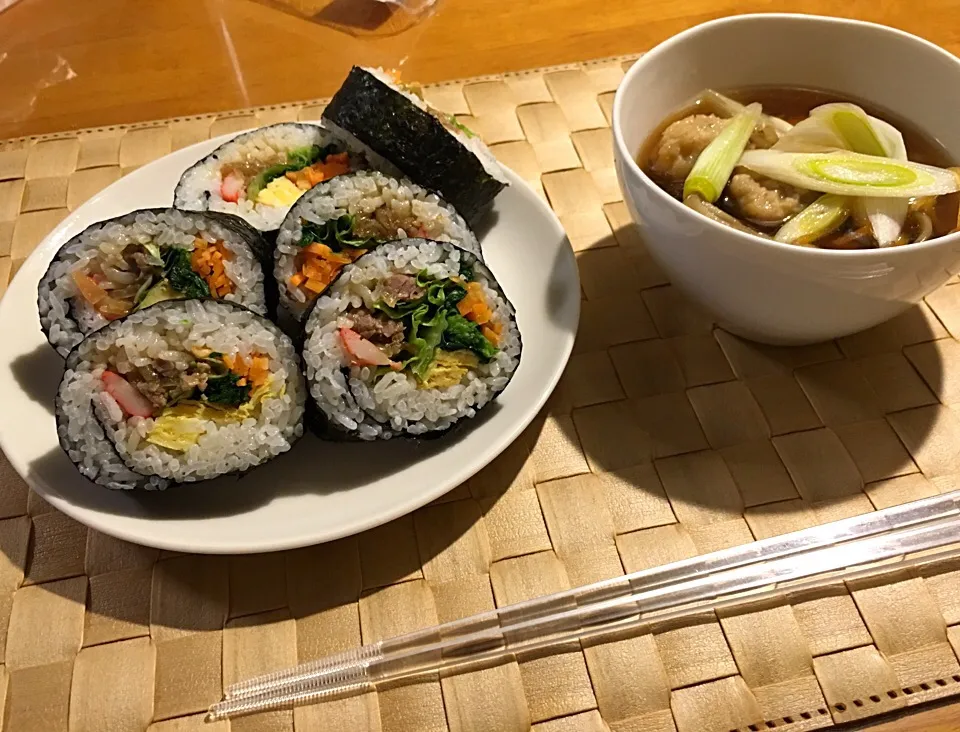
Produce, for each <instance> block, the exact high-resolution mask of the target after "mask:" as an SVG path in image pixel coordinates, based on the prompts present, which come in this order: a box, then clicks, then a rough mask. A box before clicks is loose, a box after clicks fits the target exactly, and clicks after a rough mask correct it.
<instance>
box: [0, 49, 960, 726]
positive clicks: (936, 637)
mask: <svg viewBox="0 0 960 732" xmlns="http://www.w3.org/2000/svg"><path fill="white" fill-rule="evenodd" d="M629 63H630V59H613V60H606V61H601V62H591V63H587V64H577V65H572V66H566V67H559V68H553V69H542V70H538V71H531V72H526V73H520V74H510V75H504V76H497V77H490V78H484V79H476V80H470V81H465V82H454V83H449V84H443V85H439V86H433V87H428V88H427V89H426V90H425V91H426V95H427V96H428V98H429V101H430V102H432V103H433V104H434V105H436V106H437V107H439V108H441V109H443V110H445V111H447V112H450V113H453V114H456V115H457V116H458V117H459V118H460V119H461V120H462V121H463V122H464V123H465V124H467V125H468V126H469V127H470V128H472V129H473V130H475V131H477V132H478V133H480V134H481V135H482V136H483V137H484V139H485V140H486V141H487V142H488V143H489V144H490V145H491V147H492V149H493V151H494V152H495V153H496V155H497V156H498V157H499V158H500V159H501V160H502V161H503V162H504V163H506V164H507V165H509V166H511V167H512V168H513V169H514V170H515V171H517V173H519V174H520V175H521V176H522V177H523V178H524V179H526V180H527V181H528V182H529V183H530V184H531V185H532V186H533V187H534V188H535V189H536V190H537V191H538V192H539V193H540V194H541V195H544V196H545V197H546V199H547V200H548V201H549V203H550V204H551V205H552V206H553V208H554V210H555V211H556V212H557V214H558V215H559V216H560V219H561V221H562V222H563V224H564V226H565V228H566V230H567V232H568V234H569V237H570V240H571V242H572V244H573V247H574V249H575V250H576V251H577V258H578V261H579V267H580V274H581V278H582V288H583V302H582V307H583V315H582V322H581V327H580V333H579V335H578V340H577V345H576V350H575V353H574V356H573V358H572V359H571V361H570V365H569V367H568V369H567V372H566V374H565V376H564V378H563V380H562V382H561V385H560V387H559V388H558V390H557V392H556V393H555V395H554V396H553V397H552V398H551V400H550V403H549V405H548V406H547V408H546V409H545V410H544V412H543V414H542V415H541V416H540V417H539V418H538V419H537V420H536V421H535V423H534V424H533V425H532V426H531V428H530V429H528V430H527V432H526V433H525V434H524V436H523V437H522V438H521V439H520V440H518V441H517V442H516V443H515V444H514V445H513V446H512V447H511V448H510V449H508V450H507V452H506V453H505V454H504V455H502V456H501V457H500V458H499V459H497V460H496V461H495V462H494V463H493V464H491V465H490V466H489V467H488V468H486V469H485V470H483V471H482V472H481V473H480V474H479V475H477V476H475V477H474V478H473V479H471V480H470V481H469V482H468V483H467V484H465V485H462V486H460V487H458V488H457V489H455V490H453V491H452V492H451V493H450V494H448V495H446V496H444V497H443V498H441V499H440V500H438V501H436V502H435V503H433V504H431V505H429V506H427V507H425V508H423V509H421V510H419V511H416V512H415V513H414V514H412V515H410V516H406V517H404V518H401V519H399V520H397V521H394V522H393V523H391V524H388V525H386V526H383V527H381V528H378V529H375V530H372V531H369V532H367V533H365V534H362V535H360V536H357V537H352V538H349V539H345V540H342V541H338V542H335V543H332V544H328V545H323V546H317V547H311V548H308V549H303V550H297V551H291V552H284V553H277V554H266V555H258V556H235V557H205V556H188V555H175V554H171V553H166V552H162V553H161V552H157V551H154V550H151V549H145V548H141V547H135V546H131V545H128V544H125V543H123V542H120V541H117V540H114V539H111V538H109V537H107V536H104V535H102V534H99V533H97V532H94V531H92V530H87V529H86V528H85V527H83V526H81V525H79V524H77V523H76V522H74V521H72V520H71V519H69V518H67V517H66V516H64V515H62V514H60V513H58V512H56V511H54V510H53V509H52V508H51V507H50V506H48V505H47V504H45V503H44V501H43V500H42V499H40V498H38V497H37V496H36V495H35V494H33V493H31V492H30V491H29V490H28V489H27V487H26V486H25V485H24V484H23V482H22V481H21V480H20V479H19V478H18V477H17V476H16V475H15V474H14V473H13V471H12V469H11V468H10V467H9V465H7V464H6V462H5V461H0V489H2V490H0V519H2V520H0V660H2V661H3V665H2V666H0V708H2V714H0V719H2V720H3V726H2V728H3V729H4V730H8V731H10V732H14V731H15V732H31V731H34V730H36V731H38V732H40V731H42V732H61V731H65V730H70V731H71V732H84V731H89V732H101V731H103V730H111V731H112V730H117V731H126V730H143V729H147V728H149V729H150V730H151V731H152V732H187V731H188V730H209V731H210V732H225V731H226V730H234V731H235V732H253V731H255V730H256V731H259V730H264V731H265V730H271V731H272V730H297V731H298V732H300V731H302V730H321V731H323V732H341V731H342V732H361V731H364V730H372V731H382V732H446V731H447V730H450V732H461V731H466V730H476V731H478V732H480V731H485V730H503V731H504V732H514V731H516V732H524V731H526V730H529V729H533V730H535V731H536V732H601V731H603V730H611V731H613V732H672V731H676V732H728V731H729V730H748V729H749V730H758V729H771V728H773V729H778V730H781V729H782V730H801V729H803V730H806V729H817V728H824V727H830V726H832V725H834V724H836V723H840V722H844V721H849V720H854V719H859V718H863V717H868V716H871V715H875V714H879V713H883V712H887V711H890V710H893V709H898V708H902V707H906V706H908V705H912V704H915V703H919V702H922V701H926V700H929V699H933V698H937V697H942V696H947V695H950V694H956V693H960V664H958V654H960V569H958V568H957V567H944V568H942V569H941V568H938V569H937V570H936V571H931V572H929V573H928V574H926V575H924V576H914V575H905V576H901V577H897V578H896V579H895V581H893V582H887V583H885V584H878V585H869V586H868V585H862V586H848V585H845V584H843V583H838V584H836V585H834V586H832V587H830V588H827V589H825V590H822V591H818V592H816V593H812V594H808V595H804V596H798V597H794V598H792V601H791V603H790V604H781V605H769V606H763V607H755V606H754V607H749V608H744V609H741V610H738V611H737V612H736V613H733V612H731V613H728V614H724V615H723V616H720V617H718V616H717V615H716V614H714V613H704V614H703V615H702V616H701V617H698V618H696V619H694V620H690V621H687V622H684V623H682V624H679V625H675V626H669V627H655V628H652V629H651V632H647V633H645V634H641V635H635V636H633V637H627V638H623V639H618V640H615V641H612V642H607V643H603V644H597V645H589V646H587V645H580V644H573V645H571V646H568V647H564V648H562V649H561V652H558V653H554V654H550V655H542V656H536V657H524V658H521V659H519V660H517V661H513V662H510V663H505V664H503V665H500V666H496V667H494V668H489V669H486V670H482V671H479V672H476V673H470V674H464V675H459V676H454V677H450V678H444V679H442V680H438V679H433V680H428V681H425V682H423V683H418V684H414V685H407V686H398V687H396V688H391V689H384V690H381V691H380V692H378V693H371V694H367V695H365V696H362V697H357V698H353V699H346V700H339V701H336V702H332V703H327V704H318V705H314V706H309V707H303V708H298V709H296V710H286V711H280V712H273V713H269V714H264V715H259V716H253V717H247V718H242V719H238V720H234V721H232V722H220V723H217V724H214V725H205V724H204V723H203V716H202V714H201V712H202V711H203V710H204V709H205V708H206V707H207V705H209V704H210V703H212V702H214V701H216V700H218V699H219V698H220V695H221V692H222V689H223V686H224V685H225V684H229V683H232V682H234V681H237V680H240V679H242V678H246V677H249V676H251V675H255V674H259V673H264V672H267V671H270V670H274V669H277V668H281V667H287V666H290V665H293V664H295V663H297V662H302V661H306V660H310V659H313V658H317V657H319V656H321V655H324V654H328V653H333V652H338V651H342V650H346V649H349V648H352V647H354V646H357V645H359V644H361V643H368V642H371V641H375V640H377V639H380V638H384V637H388V636H391V635H395V634H399V633H403V632H406V631H410V630H413V629H416V628H420V627H424V626H428V625H432V624H434V623H437V622H442V621H446V620H451V619H455V618H459V617H462V616H465V615H468V614H471V613H475V612H479V611H483V610H488V609H491V608H493V607H494V606H495V605H503V604H507V603H513V602H517V601H520V600H524V599H527V598H531V597H535V596H538V595H543V594H546V593H549V592H553V591H556V590H561V589H564V588H567V587H570V586H573V585H577V584H582V583H587V582H593V581H596V580H600V579H603V578H608V577H613V576H617V575H620V574H622V573H623V572H630V571H635V570H638V569H642V568H645V567H650V566H655V565H657V564H662V563H664V562H669V561H673V560H677V559H681V558H685V557H690V556H693V555H696V554H699V553H704V552H709V551H712V550H716V549H720V548H724V547H730V546H735V545H738V544H743V543H746V542H750V541H752V540H754V539H760V538H764V537H769V536H773V535H776V534H780V533H784V532H787V531H793V530H797V529H802V528H805V527H809V526H813V525H817V524H821V523H825V522H828V521H831V520H835V519H839V518H842V517H847V516H853V515H856V514H862V513H866V512H869V511H873V510H875V509H879V508H884V507H887V506H891V505H896V504H901V503H905V502H907V501H911V500H915V499H918V498H921V497H925V496H930V495H934V494H937V493H938V492H944V491H947V490H952V489H954V488H955V487H956V486H957V483H956V481H955V477H954V476H955V474H957V473H958V472H960V450H958V448H960V418H958V414H957V410H956V407H957V404H958V403H960V343H958V342H957V340H955V338H956V337H957V336H960V284H957V283H956V282H952V283H950V284H949V285H948V286H946V287H944V288H943V289H942V290H940V291H939V292H937V293H935V294H934V295H932V296H931V297H930V298H928V299H927V301H926V303H923V304H921V305H919V306H917V307H915V308H913V309H912V310H910V311H909V312H908V313H906V314H905V315H903V316H901V317H899V318H897V319H896V320H894V321H892V322H890V323H888V324H885V325H883V326H880V327H878V328H875V329H874V330H872V331H869V332H867V333H863V334H860V335H856V336H853V337H850V338H846V339H843V340H841V341H839V342H832V343H826V344H822V345H818V346H812V347H805V348H799V349H772V348H766V347H760V346H757V345H753V344H750V343H747V342H744V341H741V340H739V339H737V338H735V337H733V336H730V335H728V334H726V333H725V332H723V331H720V330H717V329H715V328H714V327H713V324H712V323H711V321H710V320H709V319H708V318H707V317H706V316H704V315H703V314H702V313H701V312H699V311H698V310H697V309H696V308H695V307H693V306H691V305H690V304H689V303H687V302H685V301H684V299H683V298H682V297H681V296H680V295H679V294H678V293H677V292H676V291H675V290H674V289H673V288H672V287H671V286H670V285H669V284H668V282H667V281H666V279H665V278H664V276H663V275H662V273H661V272H659V271H658V269H657V267H656V265H655V264H654V263H653V262H652V260H651V259H650V258H649V256H648V255H647V254H646V252H645V249H644V246H643V243H642V241H640V239H639V237H638V235H637V233H636V231H635V229H634V228H633V226H632V225H631V224H630V221H629V216H628V214H627V211H626V208H625V206H624V204H623V202H622V200H621V196H620V193H619V190H618V187H617V183H616V177H615V173H614V170H613V161H612V153H611V140H610V129H609V121H610V113H611V107H612V101H613V94H614V90H615V88H616V86H617V84H618V82H619V80H620V79H621V77H622V75H623V70H624V68H626V67H627V66H629ZM321 109H322V104H321V103H320V102H317V103H309V104H296V105H284V106H280V107H272V108H268V109H260V110H252V111H247V112H243V113H236V114H229V115H217V116H207V117H194V118H186V119H178V120H167V121H159V122H154V123H148V124H145V125H136V126H132V127H112V128H104V129H100V130H90V131H82V132H79V133H63V134H58V135H50V136H44V137H40V138H31V139H22V140H13V141H7V142H6V143H0V283H2V284H0V292H2V287H3V286H5V284H6V283H7V282H8V281H9V278H10V277H12V276H13V274H14V273H15V272H16V270H17V268H18V266H19V265H20V264H21V263H22V262H23V260H24V258H25V257H26V256H27V255H28V254H29V253H30V252H31V251H32V250H33V248H34V247H35V246H36V245H37V243H38V242H39V241H40V240H41V239H42V238H43V236H45V235H46V234H47V233H48V232H49V231H50V230H51V229H52V228H53V227H54V226H55V225H56V224H57V223H58V222H59V221H61V220H62V219H63V218H64V216H66V215H67V213H68V212H69V211H71V210H73V209H75V208H76V207H77V206H79V205H80V204H81V203H83V201H85V200H87V199H88V198H89V197H90V196H92V195H93V194H95V193H96V192H97V191H99V190H100V189H102V188H103V187H104V186H106V185H108V184H110V183H112V182H113V181H115V180H117V179H118V178H120V176H122V175H123V174H124V173H126V172H128V171H130V170H132V169H134V168H136V167H137V166H140V165H143V164H144V163H147V162H149V161H151V160H154V159H156V158H158V157H160V156H162V155H164V154H166V153H168V152H170V151H171V150H174V149H177V148H180V147H182V146H184V145H188V144H190V143H193V142H196V141H199V140H203V139H207V138H208V137H210V136H214V135H219V134H222V133H225V132H229V131H232V130H239V129H242V128H246V127H252V126H255V125H262V124H267V123H271V122H277V121H281V120H296V119H316V118H318V117H319V113H320V110H321ZM517 244H518V246H522V242H518V243H517Z"/></svg>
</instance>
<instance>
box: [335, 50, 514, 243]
mask: <svg viewBox="0 0 960 732" xmlns="http://www.w3.org/2000/svg"><path fill="white" fill-rule="evenodd" d="M323 120H324V123H325V124H326V125H327V126H328V127H329V128H330V129H331V130H333V131H335V132H336V133H337V134H338V135H340V136H342V137H344V138H345V139H349V140H351V141H354V142H356V143H359V144H360V145H362V146H363V147H364V148H366V149H369V150H371V151H372V152H373V153H375V156H376V157H373V159H374V160H376V161H377V162H378V167H379V163H380V160H377V158H379V159H381V160H385V161H387V162H388V163H390V164H392V165H394V166H396V167H397V168H398V169H399V170H400V171H402V172H403V174H404V175H406V176H407V177H409V178H410V179H411V180H414V181H416V182H417V183H419V184H420V185H422V186H423V187H424V188H428V189H430V190H431V191H436V192H437V193H439V194H440V195H441V196H443V198H444V199H445V200H446V201H448V202H449V203H450V204H452V205H453V206H454V207H455V208H456V209H457V211H459V212H460V214H461V215H462V216H463V217H464V218H465V219H466V220H467V221H468V222H470V223H471V224H473V223H475V222H476V221H477V219H478V218H479V216H480V215H481V214H482V213H483V211H484V210H485V209H486V208H487V207H488V206H489V204H490V203H491V201H493V199H494V197H495V196H496V195H497V194H498V193H499V192H500V191H501V189H503V187H504V186H505V185H507V178H506V176H505V174H504V171H503V169H502V168H501V167H500V165H499V164H498V163H497V161H496V159H495V158H494V157H493V155H492V154H491V152H490V150H489V149H488V148H487V146H486V145H484V144H483V142H482V141H481V140H480V138H479V137H477V135H475V134H474V133H473V132H471V131H470V130H469V129H467V128H466V127H465V126H464V125H462V124H460V123H459V122H458V121H457V119H456V118H455V117H454V116H453V115H448V114H443V113H442V112H439V111H437V110H435V109H433V108H431V107H430V106H429V105H428V104H427V103H426V102H425V101H424V100H423V98H422V97H421V96H420V95H419V93H418V90H417V89H416V88H415V87H404V86H402V85H400V84H399V83H397V82H396V81H395V80H394V79H393V78H392V77H391V76H390V75H389V74H388V73H386V72H384V71H382V70H380V69H366V68H360V67H359V66H354V67H353V69H352V70H351V71H350V74H349V75H348V76H347V79H346V81H344V83H343V85H342V86H341V87H340V89H339V91H337V93H336V94H335V95H334V97H333V99H331V100H330V103H329V104H328V105H327V107H326V109H324V111H323Z"/></svg>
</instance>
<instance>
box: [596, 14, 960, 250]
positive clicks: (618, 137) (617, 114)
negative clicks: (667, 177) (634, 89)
mask: <svg viewBox="0 0 960 732" xmlns="http://www.w3.org/2000/svg"><path fill="white" fill-rule="evenodd" d="M762 20H792V21H797V22H801V23H810V24H823V25H827V24H829V25H847V26H860V27H864V28H870V29H873V30H876V31H880V32H883V33H888V34H890V35H895V36H900V37H901V38H903V39H905V40H909V41H911V42H914V43H918V44H920V45H923V46H926V47H927V49H928V50H930V51H933V52H936V53H938V54H940V55H941V56H942V57H944V58H945V59H946V60H947V61H949V62H951V63H952V64H954V65H956V66H957V67H960V58H958V57H956V56H954V55H953V54H952V53H950V52H949V51H947V50H946V49H944V48H941V47H940V46H938V45H937V44H936V43H933V42H932V41H928V40H927V39H926V38H921V37H920V36H917V35H914V34H913V33H907V32H906V31H903V30H900V29H898V28H892V27H890V26H888V25H882V24H881V23H870V22H868V21H865V20H853V19H850V18H834V17H831V16H827V15H815V14H807V13H746V14H744V15H731V16H727V17H725V18H718V19H716V20H708V21H707V22H705V23H698V24H697V25H695V26H691V27H690V28H687V29H686V30H683V31H680V32H679V33H677V34H676V35H673V36H671V37H670V38H668V39H667V40H665V41H663V42H661V43H658V44H657V45H656V46H654V47H653V48H651V49H650V50H649V51H647V52H646V53H644V54H643V55H642V56H641V57H640V58H639V59H637V61H636V62H635V63H634V64H633V66H631V67H630V69H629V70H628V71H627V73H626V74H625V75H624V77H623V79H621V80H620V85H619V86H618V87H617V91H616V94H615V95H614V98H613V141H614V143H613V144H614V145H616V147H617V150H618V151H619V153H620V157H621V158H622V159H624V160H626V161H628V162H627V165H628V166H629V167H630V169H631V170H632V171H633V172H635V173H637V174H638V175H639V176H640V180H641V181H643V183H644V184H645V185H647V186H648V187H650V188H652V189H653V190H654V195H655V196H657V197H658V198H659V199H660V200H662V201H663V202H664V205H666V206H670V207H672V208H673V210H674V211H678V212H682V213H681V214H680V215H681V216H691V217H693V216H695V217H697V220H698V221H703V222H706V226H707V227H708V228H710V227H715V228H716V229H717V230H718V231H724V232H726V233H728V234H732V235H734V237H735V238H737V239H739V240H740V241H742V242H744V243H745V244H746V245H747V246H753V247H759V246H764V247H769V246H771V245H772V246H773V247H775V248H777V249H781V250H783V251H787V252H790V253H791V254H792V255H793V256H797V257H834V258H849V259H852V258H859V259H866V258H869V257H889V256H894V257H900V256H909V255H910V252H916V251H922V250H925V249H933V248H936V247H940V246H945V245H949V244H953V243H956V242H957V241H958V240H960V230H958V231H954V232H952V233H950V234H945V235H944V236H938V237H936V238H934V239H928V240H927V241H923V242H919V243H917V244H905V245H903V246H899V247H882V248H877V249H820V248H818V247H803V246H797V245H796V244H787V243H784V242H780V241H777V240H776V239H763V238H761V237H759V236H754V235H753V234H747V233H746V232H743V231H740V230H738V229H734V228H733V227H731V226H725V225H724V224H721V223H718V222H716V221H714V220H713V219H711V218H709V217H707V216H704V215H702V214H699V213H697V212H696V211H693V210H691V209H690V208H689V207H687V206H684V205H683V203H682V202H681V201H678V200H677V199H676V198H674V197H673V196H671V195H670V194H669V193H667V192H666V191H665V190H663V189H662V188H661V187H660V186H658V185H657V184H656V183H655V182H654V181H653V179H651V178H650V176H648V175H647V174H646V173H645V172H644V171H643V168H641V167H640V165H639V164H638V163H637V160H636V158H635V156H634V154H633V153H632V152H631V151H630V150H629V149H628V148H627V144H626V143H625V142H624V140H623V133H622V131H621V130H622V127H623V125H622V124H621V116H622V114H623V98H624V97H625V96H626V91H625V90H626V89H627V87H629V86H630V82H631V81H632V79H633V77H635V76H637V75H639V74H640V73H642V71H643V66H644V65H645V63H647V62H648V61H650V60H651V59H653V58H655V57H656V56H657V55H659V54H661V53H665V52H666V51H668V50H670V49H671V48H672V47H673V46H676V45H679V44H681V43H684V42H686V41H687V40H688V39H689V38H690V37H691V36H694V35H696V34H698V33H700V32H702V31H703V30H704V29H706V28H712V27H714V26H720V25H731V24H736V23H744V22H757V21H762ZM958 70H960V69H958Z"/></svg>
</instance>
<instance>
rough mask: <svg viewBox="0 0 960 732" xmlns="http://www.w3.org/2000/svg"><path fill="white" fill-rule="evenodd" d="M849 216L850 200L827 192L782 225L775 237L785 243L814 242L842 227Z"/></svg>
mask: <svg viewBox="0 0 960 732" xmlns="http://www.w3.org/2000/svg"><path fill="white" fill-rule="evenodd" d="M849 216H850V201H849V200H848V199H847V198H846V197H845V196H837V195H834V194H832V193H826V194H824V195H822V196H820V198H818V199H817V200H816V201H814V202H813V203H811V204H810V205H809V206H807V207H806V208H805V209H803V211H801V212H800V213H798V214H797V215H796V216H794V217H793V218H792V219H790V220H789V221H788V222H787V223H785V224H784V225H783V226H781V227H780V230H779V231H778V232H777V233H776V235H775V236H774V237H773V238H774V239H776V240H777V241H782V242H784V243H785V244H801V245H804V246H805V245H808V244H813V243H814V242H815V241H817V239H821V238H823V237H825V236H826V235H827V234H830V233H832V232H834V231H836V230H837V229H838V228H840V225H841V224H843V222H844V221H846V220H847V218H848V217H849Z"/></svg>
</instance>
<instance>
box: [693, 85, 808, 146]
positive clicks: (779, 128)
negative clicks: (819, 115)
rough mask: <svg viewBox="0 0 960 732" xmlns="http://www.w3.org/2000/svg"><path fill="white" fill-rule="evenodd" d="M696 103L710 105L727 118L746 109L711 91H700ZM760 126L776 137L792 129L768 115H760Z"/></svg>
mask: <svg viewBox="0 0 960 732" xmlns="http://www.w3.org/2000/svg"><path fill="white" fill-rule="evenodd" d="M697 101H700V102H707V103H709V104H712V105H713V106H714V107H716V108H717V110H719V111H721V112H723V113H724V114H725V115H726V116H727V117H736V116H737V115H738V114H740V113H741V112H743V111H744V110H745V109H746V108H747V107H746V105H744V104H740V102H738V101H737V100H736V99H731V98H730V97H728V96H725V95H723V94H721V93H720V92H718V91H714V90H713V89H705V90H704V91H702V92H701V93H700V94H699V96H697ZM760 124H761V125H763V126H764V127H766V126H769V127H770V128H771V129H772V130H773V131H774V133H775V134H776V135H778V136H779V135H783V134H785V133H787V132H789V131H790V129H791V128H792V127H793V125H792V124H790V123H789V122H787V121H786V120H784V119H780V118H779V117H771V116H770V115H769V114H761V115H760Z"/></svg>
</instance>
